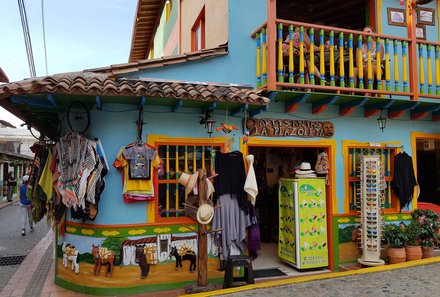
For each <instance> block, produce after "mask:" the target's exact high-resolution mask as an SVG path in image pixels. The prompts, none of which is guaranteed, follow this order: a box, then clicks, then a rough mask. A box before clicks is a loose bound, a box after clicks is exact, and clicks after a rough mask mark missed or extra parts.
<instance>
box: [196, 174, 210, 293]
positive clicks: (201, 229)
mask: <svg viewBox="0 0 440 297" xmlns="http://www.w3.org/2000/svg"><path fill="white" fill-rule="evenodd" d="M198 171H199V180H198V191H199V207H200V206H201V205H202V204H204V203H206V194H205V191H206V189H205V185H206V170H205V169H199V170H198ZM206 236H207V233H206V225H203V224H200V223H199V224H198V242H197V249H198V263H197V265H198V266H197V268H198V269H197V273H198V276H197V277H198V285H199V286H200V287H206V286H207V284H208V238H207V237H206Z"/></svg>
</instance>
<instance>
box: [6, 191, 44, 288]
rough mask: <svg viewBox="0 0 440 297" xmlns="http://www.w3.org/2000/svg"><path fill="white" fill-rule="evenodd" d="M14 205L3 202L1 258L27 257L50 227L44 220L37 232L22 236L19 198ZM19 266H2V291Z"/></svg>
mask: <svg viewBox="0 0 440 297" xmlns="http://www.w3.org/2000/svg"><path fill="white" fill-rule="evenodd" d="M14 201H16V202H14V203H12V204H8V205H6V204H5V203H3V202H2V208H0V257H6V256H21V255H27V254H28V253H29V252H30V251H31V250H32V248H33V247H34V246H35V245H36V244H37V243H38V242H39V241H40V240H41V238H43V237H44V236H45V235H46V233H47V231H48V230H49V227H48V226H47V224H46V221H45V220H46V219H45V218H44V219H43V220H42V221H40V222H39V223H38V224H36V225H35V231H34V232H29V230H27V231H26V236H21V223H20V204H19V203H18V202H17V197H15V199H14ZM18 266H19V265H12V266H0V291H1V290H2V289H3V288H4V287H5V286H6V284H7V283H8V281H9V279H10V278H11V277H12V276H13V275H14V273H15V271H16V270H17V268H18Z"/></svg>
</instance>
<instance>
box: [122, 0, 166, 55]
mask: <svg viewBox="0 0 440 297" xmlns="http://www.w3.org/2000/svg"><path fill="white" fill-rule="evenodd" d="M164 3H165V1H164V0H138V5H137V8H136V15H135V17H134V24H133V33H132V37H131V49H130V56H129V57H128V61H129V62H134V61H138V60H144V59H147V58H148V53H149V52H150V47H151V44H152V41H153V37H154V32H155V31H156V28H157V26H158V24H159V20H160V14H161V12H162V10H163V7H164Z"/></svg>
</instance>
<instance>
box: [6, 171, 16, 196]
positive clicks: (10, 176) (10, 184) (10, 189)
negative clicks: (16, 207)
mask: <svg viewBox="0 0 440 297" xmlns="http://www.w3.org/2000/svg"><path fill="white" fill-rule="evenodd" d="M7 186H8V202H12V194H13V192H14V188H15V187H16V186H17V181H16V180H15V177H14V172H13V171H9V172H8V179H7Z"/></svg>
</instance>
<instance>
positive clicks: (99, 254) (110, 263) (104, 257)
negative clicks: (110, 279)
mask: <svg viewBox="0 0 440 297" xmlns="http://www.w3.org/2000/svg"><path fill="white" fill-rule="evenodd" d="M92 257H93V262H94V263H95V266H94V268H93V274H94V275H99V274H100V273H101V266H102V265H106V266H107V271H106V273H105V276H112V273H113V267H114V265H115V253H114V252H112V251H110V250H109V249H107V248H104V247H101V248H100V247H99V245H94V244H93V245H92Z"/></svg>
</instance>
